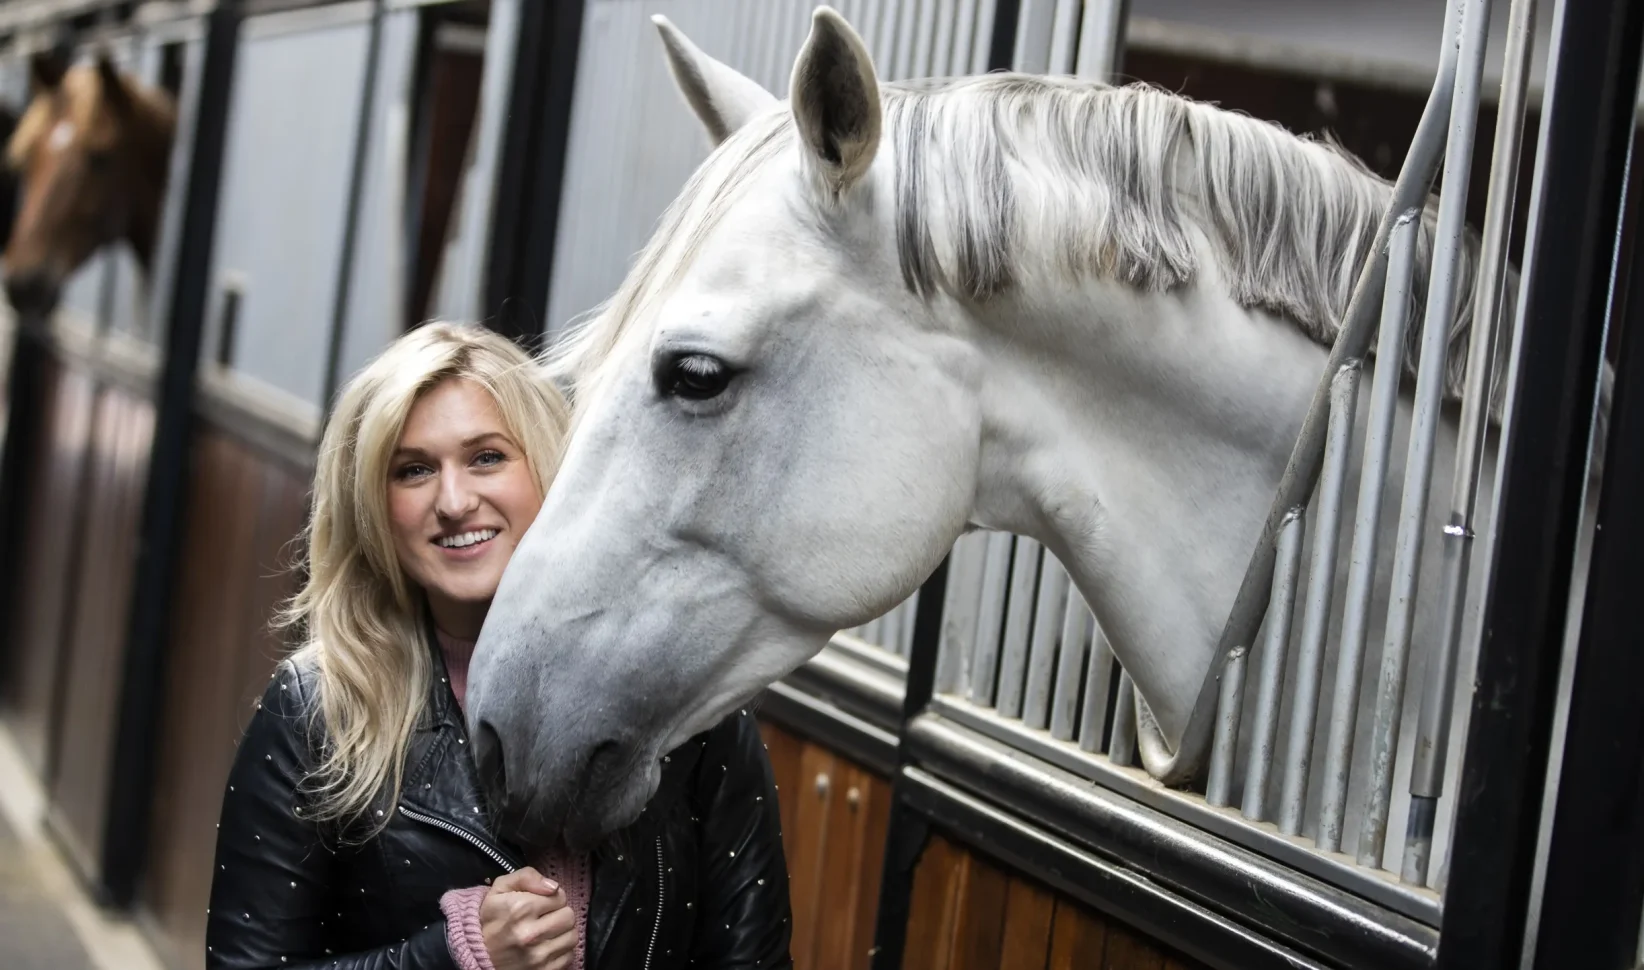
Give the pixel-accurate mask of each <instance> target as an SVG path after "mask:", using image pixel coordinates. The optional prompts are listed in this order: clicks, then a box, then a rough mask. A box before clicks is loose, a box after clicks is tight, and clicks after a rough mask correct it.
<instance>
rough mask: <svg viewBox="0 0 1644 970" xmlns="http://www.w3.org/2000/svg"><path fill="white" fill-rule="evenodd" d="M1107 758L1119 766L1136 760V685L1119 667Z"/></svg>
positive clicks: (1130, 763) (1126, 766) (1122, 668)
mask: <svg viewBox="0 0 1644 970" xmlns="http://www.w3.org/2000/svg"><path fill="white" fill-rule="evenodd" d="M1107 758H1108V760H1109V761H1111V762H1113V763H1114V764H1116V765H1118V766H1119V767H1121V768H1129V767H1130V766H1131V765H1132V764H1133V763H1135V761H1136V685H1135V684H1133V683H1131V681H1130V674H1128V673H1126V672H1125V669H1124V667H1122V666H1121V667H1120V668H1119V698H1118V701H1117V702H1116V703H1115V705H1114V708H1113V737H1112V738H1111V739H1110V740H1109V741H1108V743H1107Z"/></svg>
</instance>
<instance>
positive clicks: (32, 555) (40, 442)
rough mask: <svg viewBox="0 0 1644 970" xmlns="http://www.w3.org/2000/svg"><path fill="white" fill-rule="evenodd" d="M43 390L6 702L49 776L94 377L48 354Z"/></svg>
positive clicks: (35, 411)
mask: <svg viewBox="0 0 1644 970" xmlns="http://www.w3.org/2000/svg"><path fill="white" fill-rule="evenodd" d="M41 364H42V365H43V366H41V368H40V374H39V381H40V394H39V396H38V397H36V398H35V400H33V401H31V402H28V411H27V413H25V414H23V415H19V416H18V421H19V422H22V421H30V422H34V423H35V425H36V428H37V430H36V433H35V435H34V441H33V448H32V449H31V454H29V455H28V456H27V464H26V465H25V466H24V467H25V469H26V476H25V478H26V480H25V482H24V484H23V491H22V493H21V500H22V502H23V505H24V509H23V513H22V515H20V516H19V517H18V520H17V521H18V522H19V523H20V525H21V531H20V540H21V544H20V546H19V548H18V550H17V551H16V555H17V556H18V563H17V569H16V570H15V573H14V575H15V576H16V577H17V587H16V588H15V589H14V590H13V591H12V593H11V595H12V602H11V604H10V605H11V611H12V612H11V614H10V615H11V629H9V630H7V631H6V638H7V641H8V642H7V649H6V651H5V665H4V670H0V710H3V711H4V717H5V721H6V724H7V726H8V727H9V728H10V729H11V732H12V736H13V737H14V738H15V739H16V741H17V743H18V746H19V747H20V748H21V749H22V751H23V754H24V756H25V757H26V758H27V759H28V761H29V765H30V767H32V768H33V769H34V771H35V773H36V775H37V776H38V777H39V778H41V779H42V780H45V779H49V778H50V776H51V767H52V760H53V759H52V748H53V739H54V736H55V728H56V716H57V698H58V688H59V685H60V684H61V672H62V656H63V649H62V648H63V640H64V632H65V630H66V628H67V626H68V625H69V623H70V620H71V618H72V611H71V608H72V607H73V605H74V595H73V594H74V590H75V586H74V584H73V580H72V577H71V575H70V573H71V571H72V570H73V567H74V564H75V561H76V557H75V552H76V550H77V549H78V548H79V532H80V529H79V523H81V522H82V521H83V520H82V517H81V509H82V505H81V494H80V492H81V487H82V484H83V481H84V470H85V465H86V446H87V442H88V439H89V437H90V433H91V415H92V405H93V403H94V401H95V396H96V386H95V383H94V382H93V380H92V378H91V377H90V375H88V374H86V373H85V372H83V371H79V370H75V369H71V368H68V367H65V366H64V365H63V364H62V363H61V362H60V361H59V360H57V359H56V358H55V357H52V356H49V355H48V356H46V357H45V358H44V359H43V360H42V361H41Z"/></svg>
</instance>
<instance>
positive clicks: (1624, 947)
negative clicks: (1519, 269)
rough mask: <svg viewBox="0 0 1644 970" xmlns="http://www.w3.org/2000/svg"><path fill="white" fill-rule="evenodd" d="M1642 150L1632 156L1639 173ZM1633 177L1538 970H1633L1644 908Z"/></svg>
mask: <svg viewBox="0 0 1644 970" xmlns="http://www.w3.org/2000/svg"><path fill="white" fill-rule="evenodd" d="M1636 144H1637V142H1636V140H1635V141H1634V142H1633V143H1632V146H1630V148H1629V154H1630V158H1629V165H1630V167H1631V168H1633V169H1636V168H1637V163H1638V161H1639V159H1638V158H1636V157H1631V148H1632V147H1636ZM1629 175H1630V178H1629V179H1628V181H1629V183H1630V185H1629V193H1628V194H1629V195H1630V196H1632V197H1631V198H1630V199H1629V200H1628V201H1627V206H1628V208H1630V209H1631V218H1630V219H1628V222H1630V226H1629V227H1628V229H1630V232H1628V231H1624V232H1623V233H1621V234H1620V235H1619V237H1618V239H1617V255H1618V256H1620V257H1622V258H1621V259H1618V261H1617V271H1618V278H1617V281H1616V285H1615V290H1614V292H1615V296H1614V297H1612V301H1611V313H1612V317H1611V319H1612V322H1611V324H1610V332H1611V333H1612V334H1616V335H1617V336H1618V339H1619V342H1620V347H1619V348H1618V350H1619V353H1618V355H1617V358H1618V360H1617V366H1616V382H1615V394H1614V398H1613V400H1612V402H1611V403H1612V406H1613V410H1612V412H1611V415H1610V426H1609V429H1608V442H1607V444H1608V447H1606V448H1605V449H1604V456H1605V458H1604V466H1605V467H1604V477H1603V483H1602V485H1601V486H1600V491H1599V495H1598V517H1597V522H1596V526H1595V530H1594V534H1593V539H1592V554H1591V559H1590V562H1589V572H1588V579H1587V587H1586V590H1585V591H1584V600H1585V604H1584V608H1583V610H1582V613H1581V637H1580V640H1579V643H1578V645H1577V648H1576V655H1575V669H1574V671H1573V674H1574V676H1573V677H1572V679H1571V686H1570V693H1569V700H1568V704H1569V719H1568V721H1567V722H1566V725H1565V735H1564V749H1563V758H1562V760H1561V766H1560V769H1559V775H1558V782H1557V785H1558V789H1557V796H1556V801H1555V803H1554V806H1553V810H1552V813H1551V815H1552V835H1551V838H1550V840H1549V841H1548V848H1547V852H1546V859H1547V862H1546V876H1545V879H1544V882H1543V891H1542V904H1541V913H1540V919H1539V922H1540V926H1539V929H1538V932H1537V937H1536V942H1535V964H1534V965H1535V967H1536V970H1551V968H1554V967H1560V968H1562V967H1572V966H1579V967H1631V966H1634V963H1633V959H1634V958H1635V957H1636V954H1637V950H1638V945H1639V944H1638V940H1639V935H1640V916H1641V909H1644V785H1641V784H1640V783H1641V781H1644V705H1640V704H1639V699H1638V685H1639V684H1640V683H1644V653H1641V652H1640V651H1639V649H1638V647H1639V643H1640V642H1644V619H1641V615H1640V613H1639V610H1638V590H1639V579H1640V577H1644V510H1641V509H1640V506H1639V502H1638V497H1639V496H1640V495H1644V450H1641V449H1640V448H1639V443H1640V442H1644V246H1640V245H1639V241H1640V237H1641V234H1644V199H1641V198H1639V195H1638V193H1639V189H1640V186H1641V180H1640V178H1639V176H1638V173H1637V172H1636V171H1633V172H1629ZM1623 218H1627V217H1626V216H1624V217H1623ZM1623 272H1624V273H1625V276H1621V275H1620V274H1621V273H1623ZM1616 316H1620V317H1622V320H1623V321H1624V322H1622V321H1617V320H1616V319H1615V317H1616Z"/></svg>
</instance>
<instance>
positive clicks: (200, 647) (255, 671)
mask: <svg viewBox="0 0 1644 970" xmlns="http://www.w3.org/2000/svg"><path fill="white" fill-rule="evenodd" d="M303 487H304V480H303V479H302V478H299V477H298V476H297V475H296V474H294V473H293V472H291V471H288V470H286V469H285V468H282V467H280V466H278V465H276V464H273V463H271V462H270V461H269V460H268V459H266V458H264V457H263V456H262V455H260V454H259V453H258V452H256V451H253V450H251V449H249V448H247V447H246V446H245V445H243V444H241V443H239V442H238V441H236V440H235V439H233V438H232V437H230V436H228V435H226V434H224V433H222V432H220V431H217V430H215V429H213V428H209V427H201V428H200V429H199V430H198V431H197V433H196V437H195V440H194V444H193V464H192V477H191V481H190V485H189V495H190V501H189V506H188V507H189V519H188V522H187V524H186V526H185V529H186V533H185V537H184V542H185V546H184V556H183V559H182V566H181V572H180V574H179V576H178V581H177V588H176V600H175V601H174V603H173V606H172V616H173V624H172V635H171V638H170V642H169V650H170V653H169V656H168V658H167V663H166V687H165V690H166V695H165V696H166V705H165V711H166V713H165V716H164V721H163V723H162V724H161V727H160V745H161V748H160V762H159V766H158V769H157V770H158V777H157V779H156V783H155V804H154V811H153V813H152V815H151V823H150V824H151V831H150V835H151V838H152V840H153V841H152V846H153V852H152V854H151V858H152V859H153V864H152V866H151V868H150V869H149V871H148V873H147V874H146V881H145V884H144V886H143V891H142V905H143V906H144V908H146V909H147V910H148V912H149V913H150V914H151V915H152V916H153V925H154V927H155V929H156V930H157V931H158V933H157V935H158V937H159V940H158V941H157V942H159V944H160V946H161V948H162V949H163V950H165V951H166V954H165V955H166V957H167V960H168V963H169V964H170V965H171V966H173V967H177V968H189V970H200V968H202V967H203V966H204V953H205V925H206V913H205V910H206V905H207V903H208V902H209V898H210V894H211V859H212V855H213V853H214V852H215V849H216V822H217V817H218V813H219V810H220V809H221V804H222V795H223V786H224V784H226V781H227V778H228V770H229V766H230V765H231V763H232V762H233V758H234V748H235V746H236V745H237V744H238V743H239V738H240V735H241V732H242V731H243V730H244V728H245V725H246V722H247V721H248V720H249V719H250V716H251V714H252V713H253V711H254V710H255V707H254V702H255V701H256V699H257V698H258V697H259V696H260V695H261V693H262V689H263V686H264V685H265V684H266V683H267V681H268V676H269V674H270V672H272V670H273V668H274V665H275V664H276V663H277V662H278V659H279V656H280V654H281V652H282V651H281V645H280V641H279V640H278V638H276V637H274V636H273V635H272V634H271V632H270V627H269V620H270V617H271V616H272V613H273V610H274V609H275V607H276V605H277V604H278V603H279V601H280V600H282V599H284V598H285V597H286V596H288V595H289V594H290V592H292V590H293V582H292V577H291V575H290V573H289V571H288V570H287V569H286V568H285V567H286V566H287V565H288V562H289V557H288V555H287V552H288V549H289V547H290V540H291V539H292V538H293V536H295V535H296V533H297V531H298V529H300V528H301V526H302V518H303Z"/></svg>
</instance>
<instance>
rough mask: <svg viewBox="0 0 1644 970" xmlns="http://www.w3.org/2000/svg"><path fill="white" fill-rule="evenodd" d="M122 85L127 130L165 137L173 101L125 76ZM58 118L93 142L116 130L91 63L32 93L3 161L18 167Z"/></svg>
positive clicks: (171, 125)
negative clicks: (128, 110) (126, 104)
mask: <svg viewBox="0 0 1644 970" xmlns="http://www.w3.org/2000/svg"><path fill="white" fill-rule="evenodd" d="M125 91H126V93H127V95H128V97H129V103H130V106H131V109H132V112H133V114H132V117H133V118H134V119H135V120H136V121H137V124H135V125H132V126H129V129H128V130H129V131H130V132H131V133H133V134H135V135H136V136H137V137H139V138H144V139H153V140H154V141H156V142H157V143H158V142H160V141H165V142H169V140H170V136H171V134H172V130H173V128H174V127H175V125H176V105H175V104H173V102H172V99H171V96H170V95H169V94H168V93H167V92H165V91H163V90H161V89H158V88H152V87H150V86H148V85H142V84H133V83H130V82H129V81H128V82H127V83H126V84H125ZM63 123H67V124H69V125H71V126H73V129H74V131H75V132H76V133H77V134H78V135H80V136H81V137H86V138H89V139H90V140H91V141H92V142H93V143H96V142H98V141H107V140H109V139H111V138H113V137H114V136H115V134H116V132H117V131H118V130H119V128H120V123H119V119H118V118H117V117H116V115H115V114H114V113H113V112H112V111H111V110H109V108H108V106H107V102H106V100H105V97H104V92H103V84H102V79H101V78H100V77H99V76H98V73H97V69H96V68H95V67H91V66H86V65H81V66H77V67H75V68H73V69H72V70H70V71H68V72H67V73H66V74H64V75H63V80H62V81H61V83H59V84H58V86H57V87H56V88H54V89H52V90H49V91H39V92H36V93H35V95H34V96H33V97H32V98H31V99H30V100H29V103H28V107H27V108H26V109H25V110H24V111H23V116H22V117H21V118H19V119H18V122H17V127H16V129H15V130H14V131H13V132H12V136H11V140H10V141H9V142H8V143H7V145H6V160H7V162H8V163H9V164H10V165H11V166H12V167H13V168H19V169H20V168H22V167H24V166H25V165H27V164H28V160H29V159H30V158H31V157H32V156H33V155H34V153H35V151H36V150H37V149H38V148H39V146H40V144H41V143H42V142H44V141H46V140H47V139H48V138H50V137H51V135H52V132H53V131H55V130H56V129H57V126H58V125H59V124H63Z"/></svg>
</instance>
